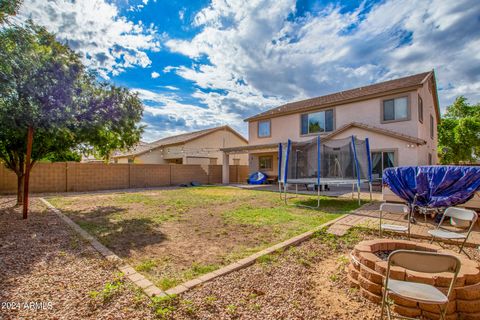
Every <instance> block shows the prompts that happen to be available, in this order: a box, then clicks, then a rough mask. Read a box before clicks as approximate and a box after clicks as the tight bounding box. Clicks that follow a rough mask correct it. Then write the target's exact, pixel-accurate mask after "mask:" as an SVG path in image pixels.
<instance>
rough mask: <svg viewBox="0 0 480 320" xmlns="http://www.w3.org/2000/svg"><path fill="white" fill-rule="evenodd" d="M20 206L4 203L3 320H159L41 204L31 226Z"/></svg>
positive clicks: (0, 241) (0, 231) (0, 226)
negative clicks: (149, 319)
mask: <svg viewBox="0 0 480 320" xmlns="http://www.w3.org/2000/svg"><path fill="white" fill-rule="evenodd" d="M14 204H15V202H14V200H13V198H8V197H0V270H1V272H0V303H1V305H0V319H148V318H152V317H153V313H152V309H151V308H150V307H149V300H148V299H147V298H146V297H145V296H143V295H142V294H141V293H140V292H138V290H136V289H135V288H134V287H133V285H131V284H130V283H128V282H126V280H124V279H123V278H122V277H121V275H119V274H118V272H116V269H115V268H114V267H113V266H112V265H111V264H110V263H109V262H107V261H106V260H105V259H104V258H103V257H101V256H100V255H99V254H98V253H97V252H96V251H95V250H94V249H93V248H92V247H91V246H90V245H89V244H88V243H86V242H84V241H83V240H82V239H81V238H79V237H78V236H77V235H76V234H75V233H74V232H73V231H72V230H71V229H70V228H69V227H68V226H67V225H65V224H64V223H63V222H62V221H61V220H60V219H59V218H58V217H57V216H56V215H55V214H53V213H50V212H48V211H47V210H46V208H45V207H44V206H43V204H41V202H40V201H38V200H36V199H34V200H33V201H32V207H31V213H30V216H29V218H28V220H22V219H21V212H20V208H12V206H13V205H14ZM108 283H112V284H111V285H108ZM97 292H98V293H97ZM32 302H33V303H36V305H30V304H25V303H32Z"/></svg>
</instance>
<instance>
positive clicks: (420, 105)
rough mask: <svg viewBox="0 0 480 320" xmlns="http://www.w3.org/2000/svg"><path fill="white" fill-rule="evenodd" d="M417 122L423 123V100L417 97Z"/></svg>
mask: <svg viewBox="0 0 480 320" xmlns="http://www.w3.org/2000/svg"><path fill="white" fill-rule="evenodd" d="M418 121H420V122H421V123H423V100H422V97H420V96H418Z"/></svg>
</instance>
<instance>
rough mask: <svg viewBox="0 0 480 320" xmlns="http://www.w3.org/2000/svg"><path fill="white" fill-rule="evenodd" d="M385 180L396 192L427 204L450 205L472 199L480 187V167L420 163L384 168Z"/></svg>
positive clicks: (404, 197)
mask: <svg viewBox="0 0 480 320" xmlns="http://www.w3.org/2000/svg"><path fill="white" fill-rule="evenodd" d="M383 184H384V185H387V186H388V187H389V188H390V190H392V192H393V193H395V194H396V195H397V196H399V197H400V198H402V199H404V200H406V201H407V202H408V203H412V202H413V200H414V197H415V195H416V194H417V199H416V202H415V204H416V205H419V206H423V207H431V208H438V207H449V206H455V205H459V204H462V203H465V202H467V201H468V200H470V199H471V198H472V197H473V196H474V194H475V192H476V191H478V190H480V167H467V166H420V167H397V168H388V169H385V170H384V171H383Z"/></svg>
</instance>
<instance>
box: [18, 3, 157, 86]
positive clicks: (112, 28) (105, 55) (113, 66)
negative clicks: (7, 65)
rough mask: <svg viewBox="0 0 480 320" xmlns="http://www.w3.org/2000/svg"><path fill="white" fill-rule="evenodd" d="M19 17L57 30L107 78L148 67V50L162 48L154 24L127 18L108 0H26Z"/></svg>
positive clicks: (62, 39)
mask: <svg viewBox="0 0 480 320" xmlns="http://www.w3.org/2000/svg"><path fill="white" fill-rule="evenodd" d="M19 16H20V17H21V18H22V19H27V18H30V19H32V20H33V21H34V22H35V23H37V24H39V25H43V26H45V27H46V28H47V29H48V30H49V31H51V32H53V33H55V34H56V36H57V38H58V39H59V40H60V41H63V42H66V43H68V45H69V46H70V47H71V48H72V49H74V50H75V51H76V52H78V53H80V54H81V56H82V59H83V61H84V62H85V63H86V65H87V66H89V67H91V68H93V69H96V70H98V72H99V74H100V75H101V76H102V77H104V78H108V76H109V75H110V74H112V75H117V74H119V73H121V72H124V71H125V70H126V69H127V68H130V67H135V66H139V67H142V68H145V67H147V66H149V65H150V64H151V60H150V59H149V58H148V55H147V53H146V52H147V51H149V50H152V51H157V50H159V48H160V43H159V41H158V39H157V35H156V30H155V28H154V27H153V26H145V25H143V24H142V22H141V21H140V22H138V23H134V22H132V21H129V20H127V19H126V18H125V17H123V16H120V14H119V12H118V8H117V7H116V6H115V4H113V3H110V2H107V1H106V0H89V1H70V0H52V1H43V0H25V1H24V3H23V5H22V7H21V10H20V15H19Z"/></svg>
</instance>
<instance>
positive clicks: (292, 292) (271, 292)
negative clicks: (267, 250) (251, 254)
mask: <svg viewBox="0 0 480 320" xmlns="http://www.w3.org/2000/svg"><path fill="white" fill-rule="evenodd" d="M362 237H363V236H362ZM355 241H356V240H355ZM349 247H350V244H349V242H348V241H342V240H340V241H339V242H335V243H332V241H331V239H325V238H324V237H323V236H320V237H317V238H314V239H312V240H310V241H308V242H306V243H304V244H302V245H300V246H299V247H293V248H291V249H288V250H287V251H285V252H284V253H279V254H274V255H269V256H267V257H264V258H262V259H260V262H258V263H256V264H254V265H253V266H251V267H248V268H246V269H242V270H239V271H237V272H234V273H232V274H229V275H227V276H224V277H221V278H218V279H216V280H214V281H212V282H209V283H206V284H204V285H202V286H200V287H198V288H194V289H193V290H191V291H188V292H186V293H185V294H182V295H181V296H180V297H179V298H178V299H175V301H174V302H171V303H172V304H174V309H175V310H174V311H173V312H172V313H171V314H169V316H168V318H172V319H352V318H354V317H355V318H357V319H373V318H374V315H375V312H377V311H378V310H377V307H376V306H375V305H374V304H372V303H370V302H368V301H363V300H362V299H361V298H360V297H355V294H356V293H355V292H352V291H351V290H350V289H349V288H348V287H347V286H345V285H344V282H345V281H344V280H343V278H344V277H345V276H346V273H345V271H344V267H345V265H346V264H345V263H346V262H348V259H345V254H346V253H347V252H348V249H347V248H349Z"/></svg>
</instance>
